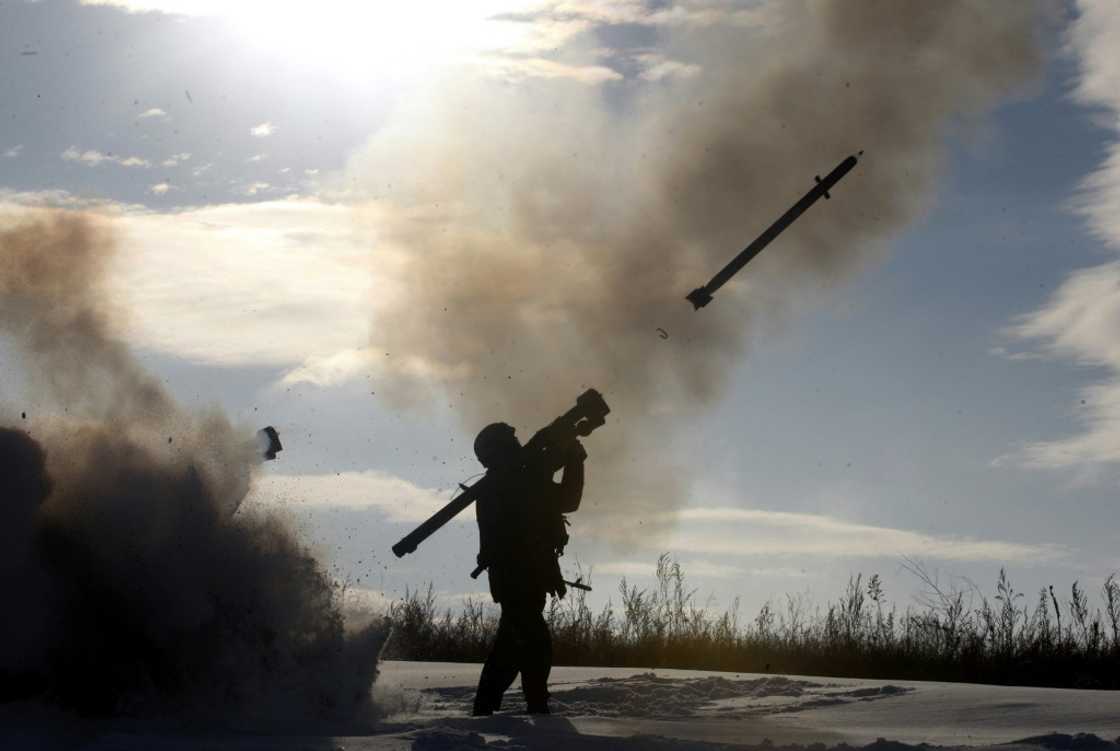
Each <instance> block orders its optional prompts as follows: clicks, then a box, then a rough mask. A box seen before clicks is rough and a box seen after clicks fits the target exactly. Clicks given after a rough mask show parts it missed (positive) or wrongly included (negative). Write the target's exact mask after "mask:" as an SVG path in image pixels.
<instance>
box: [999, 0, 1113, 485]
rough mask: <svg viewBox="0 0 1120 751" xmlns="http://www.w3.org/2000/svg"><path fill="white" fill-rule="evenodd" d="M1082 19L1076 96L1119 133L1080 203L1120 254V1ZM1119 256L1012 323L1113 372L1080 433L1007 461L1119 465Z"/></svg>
mask: <svg viewBox="0 0 1120 751" xmlns="http://www.w3.org/2000/svg"><path fill="white" fill-rule="evenodd" d="M1078 10H1079V11H1080V16H1079V17H1078V18H1077V19H1076V20H1075V21H1074V23H1073V24H1072V26H1071V28H1070V32H1069V42H1070V49H1071V50H1072V51H1073V52H1074V53H1075V54H1076V56H1077V60H1078V63H1079V76H1078V80H1077V87H1076V89H1075V92H1074V95H1075V97H1076V98H1077V100H1078V101H1080V102H1081V103H1083V104H1085V105H1086V106H1088V107H1091V108H1093V109H1095V110H1098V111H1103V112H1105V113H1107V118H1104V119H1103V120H1102V121H1103V122H1106V123H1108V125H1109V127H1111V128H1112V129H1113V131H1114V135H1115V138H1114V140H1113V143H1112V145H1111V147H1110V148H1109V151H1108V153H1107V155H1106V157H1105V159H1104V161H1103V162H1102V163H1101V165H1100V166H1099V167H1098V168H1097V170H1096V171H1095V172H1094V173H1093V174H1092V175H1090V176H1089V177H1088V178H1086V180H1085V181H1084V182H1083V184H1082V186H1081V192H1080V195H1079V196H1078V199H1077V201H1076V204H1075V208H1076V210H1077V211H1078V212H1079V213H1080V214H1081V215H1082V216H1083V217H1084V218H1085V220H1086V222H1088V225H1089V227H1090V229H1091V230H1092V232H1093V234H1094V235H1095V236H1096V237H1097V238H1098V239H1099V240H1100V241H1101V242H1102V243H1104V244H1105V245H1106V246H1108V247H1110V248H1112V249H1114V250H1116V251H1120V63H1118V62H1117V61H1118V60H1120V58H1118V57H1117V55H1116V50H1117V49H1120V6H1117V4H1116V3H1115V2H1113V0H1080V2H1079V3H1078ZM1118 322H1120V261H1112V262H1110V263H1105V264H1101V265H1099V266H1094V267H1091V268H1085V269H1079V270H1077V271H1074V272H1073V273H1071V274H1070V275H1069V277H1068V278H1067V279H1066V280H1065V281H1064V282H1063V283H1062V284H1061V285H1059V287H1058V288H1057V289H1056V290H1055V291H1054V293H1053V294H1052V295H1051V296H1050V299H1048V300H1047V301H1046V303H1045V304H1044V305H1043V306H1042V307H1041V308H1039V309H1038V310H1035V311H1032V312H1030V313H1028V314H1026V315H1024V316H1022V317H1020V318H1019V319H1018V320H1017V321H1015V322H1014V324H1013V325H1012V326H1011V327H1009V329H1008V332H1007V333H1008V334H1009V335H1010V336H1012V337H1015V338H1017V339H1020V340H1024V341H1028V342H1031V343H1032V344H1035V345H1037V346H1039V347H1041V348H1042V350H1043V351H1044V352H1045V353H1046V354H1048V355H1050V356H1052V357H1054V358H1066V359H1069V360H1071V361H1073V362H1074V363H1077V364H1080V365H1093V366H1098V367H1103V368H1106V369H1107V370H1108V371H1110V373H1111V375H1110V376H1109V377H1108V378H1107V379H1105V380H1103V381H1101V382H1099V383H1096V384H1094V385H1091V386H1088V387H1086V388H1084V389H1082V390H1081V392H1080V393H1079V394H1077V397H1078V398H1079V402H1080V404H1079V405H1078V406H1076V407H1075V414H1076V415H1077V417H1078V418H1079V420H1080V421H1081V423H1082V429H1081V431H1080V432H1078V433H1075V434H1074V435H1070V436H1066V437H1062V438H1057V439H1051V440H1041V441H1036V442H1034V443H1030V444H1028V445H1027V446H1026V447H1025V448H1023V449H1022V450H1020V451H1018V452H1016V453H1014V454H1012V455H1009V456H1006V457H1002V458H1001V459H1000V460H998V461H999V462H1000V463H1001V464H1011V463H1016V464H1020V465H1022V466H1026V467H1032V468H1044V469H1055V468H1077V469H1082V470H1084V469H1088V468H1090V467H1093V466H1097V467H1102V466H1105V465H1115V464H1117V463H1120V337H1117V330H1118V329H1117V325H1118Z"/></svg>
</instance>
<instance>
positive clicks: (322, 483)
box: [245, 470, 473, 523]
mask: <svg viewBox="0 0 1120 751" xmlns="http://www.w3.org/2000/svg"><path fill="white" fill-rule="evenodd" d="M449 500H451V495H450V493H449V492H444V493H441V492H439V491H436V490H431V489H429V488H422V487H420V486H418V485H415V484H413V483H411V482H409V481H408V480H405V479H403V478H400V477H396V476H394V475H391V474H388V473H386V472H380V471H376V470H367V471H364V472H339V473H335V474H318V475H315V474H309V475H280V474H267V475H262V476H261V477H260V478H259V479H258V480H257V481H256V483H255V484H254V487H253V490H252V491H251V492H250V494H249V496H248V498H247V499H246V501H245V503H246V504H250V505H251V504H264V505H268V506H281V507H286V508H288V509H290V510H296V511H298V510H311V509H316V508H347V509H359V510H360V509H371V510H376V511H380V512H381V513H382V514H384V515H385V516H386V517H387V518H388V519H389V521H393V522H408V523H413V522H421V521H424V520H425V519H427V518H428V517H429V516H431V515H432V514H433V513H435V512H436V511H438V510H439V509H441V508H443V506H444V505H445V504H446V503H447V502H448V501H449ZM458 521H460V522H463V521H473V517H472V516H471V515H470V514H463V515H461V516H460V517H459V518H458Z"/></svg>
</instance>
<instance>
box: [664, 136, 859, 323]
mask: <svg viewBox="0 0 1120 751" xmlns="http://www.w3.org/2000/svg"><path fill="white" fill-rule="evenodd" d="M860 156H863V152H862V151H861V152H859V153H858V154H853V155H852V156H849V157H848V158H847V159H845V160H844V161H842V162H840V164H838V165H836V168H835V169H833V170H832V172H829V173H828V175H826V176H825V177H824V178H821V176H820V175H817V176H816V178H815V179H816V182H817V184H816V185H814V186H813V187H812V189H811V190H810V191H809V192H808V193H806V194H805V195H803V196H802V197H801V200H800V201H798V202H797V203H795V204H794V205H793V206H792V207H791V208H790V210H789V211H787V212H786V213H784V214H782V215H781V216H780V217H778V221H776V222H774V223H773V224H771V225H770V226H769V227H767V228H766V229H765V231H763V233H762V234H761V235H759V236H758V237H757V238H755V241H754V242H752V243H751V244H750V245H748V246H747V247H745V248H743V250H742V251H741V252H740V253H739V255H737V256H735V257H734V258H732V259H731V261H730V262H728V264H727V265H726V266H724V267H723V268H722V269H720V270H719V273H718V274H716V275H715V276H713V277H712V278H711V280H710V281H709V282H708V283H707V284H705V285H704V286H703V287H697V288H696V289H694V290H692V291H691V292H689V293H688V294H687V295H686V296H685V299H686V300H688V301H689V302H690V303H692V306H693V308H694V309H695V310H700V308H702V307H704V306H705V305H707V304H708V303H710V302H711V301H712V295H714V294H715V292H716V290H718V289H719V288H720V287H722V286H723V285H724V284H726V283H727V281H728V280H729V279H730V278H731V277H733V276H735V274H736V273H738V271H739V269H741V268H743V267H744V266H746V265H747V263H749V262H750V260H751V259H752V258H754V257H755V256H757V255H758V254H759V253H761V252H762V249H763V248H765V247H766V246H767V245H769V244H770V243H771V242H773V240H774V238H776V237H777V236H778V235H780V234H782V232H784V231H785V229H786V227H788V226H789V225H791V224H793V223H794V222H795V221H797V218H798V217H799V216H801V215H802V214H804V213H805V211H806V210H807V209H808V208H809V207H810V206H812V205H813V204H814V203H816V202H817V199H819V198H821V197H822V196H823V197H824V198H826V199H827V198H831V196H830V195H829V191H830V190H832V189H833V188H834V187H835V186H836V183H838V182H840V180H841V179H843V177H844V175H846V174H848V173H849V172H851V171H852V167H855V166H856V163H857V162H858V161H859V159H858V157H860Z"/></svg>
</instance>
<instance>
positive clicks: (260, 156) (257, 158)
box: [245, 154, 268, 163]
mask: <svg viewBox="0 0 1120 751" xmlns="http://www.w3.org/2000/svg"><path fill="white" fill-rule="evenodd" d="M265 159H268V154H253V155H252V156H251V157H249V158H248V159H246V160H245V161H246V162H250V163H252V162H263V161H264V160H265Z"/></svg>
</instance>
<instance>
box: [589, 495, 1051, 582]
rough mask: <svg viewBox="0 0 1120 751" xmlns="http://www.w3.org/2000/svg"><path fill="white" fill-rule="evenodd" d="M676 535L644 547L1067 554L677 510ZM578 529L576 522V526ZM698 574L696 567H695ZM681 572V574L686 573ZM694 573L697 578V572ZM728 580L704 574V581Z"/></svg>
mask: <svg viewBox="0 0 1120 751" xmlns="http://www.w3.org/2000/svg"><path fill="white" fill-rule="evenodd" d="M676 519H677V520H678V521H679V525H680V527H679V529H678V531H676V532H675V533H673V534H672V535H670V537H669V539H668V541H662V540H655V541H652V542H651V544H649V545H647V546H646V549H648V550H650V551H654V552H661V551H663V550H668V551H671V552H672V553H674V554H681V553H696V554H703V555H730V556H744V557H750V556H775V555H791V556H831V557H888V558H897V557H901V556H911V557H919V558H928V559H940V560H952V561H997V562H1001V563H1029V562H1038V561H1050V560H1055V559H1059V558H1064V557H1066V556H1067V555H1068V554H1069V551H1068V550H1067V549H1065V548H1063V547H1061V546H1058V545H1052V544H1049V543H1041V544H1026V543H1017V542H1008V541H1002V540H985V539H976V538H971V537H961V536H949V535H934V534H928V533H924V532H918V531H913V530H906V529H896V528H892V527H879V526H875V525H869V524H860V523H858V522H849V521H844V520H841V519H836V518H833V517H830V516H825V515H821V514H808V513H793V512H787V511H767V510H763V509H744V508H733V507H692V508H686V509H683V510H681V511H680V512H679V513H678V514H677V516H676ZM577 525H578V521H577ZM701 568H702V567H701ZM686 571H687V569H686ZM697 573H699V572H697ZM720 573H723V574H726V575H731V573H730V572H729V571H727V570H724V569H719V568H711V569H708V573H707V574H706V575H711V576H715V575H718V574H720Z"/></svg>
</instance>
